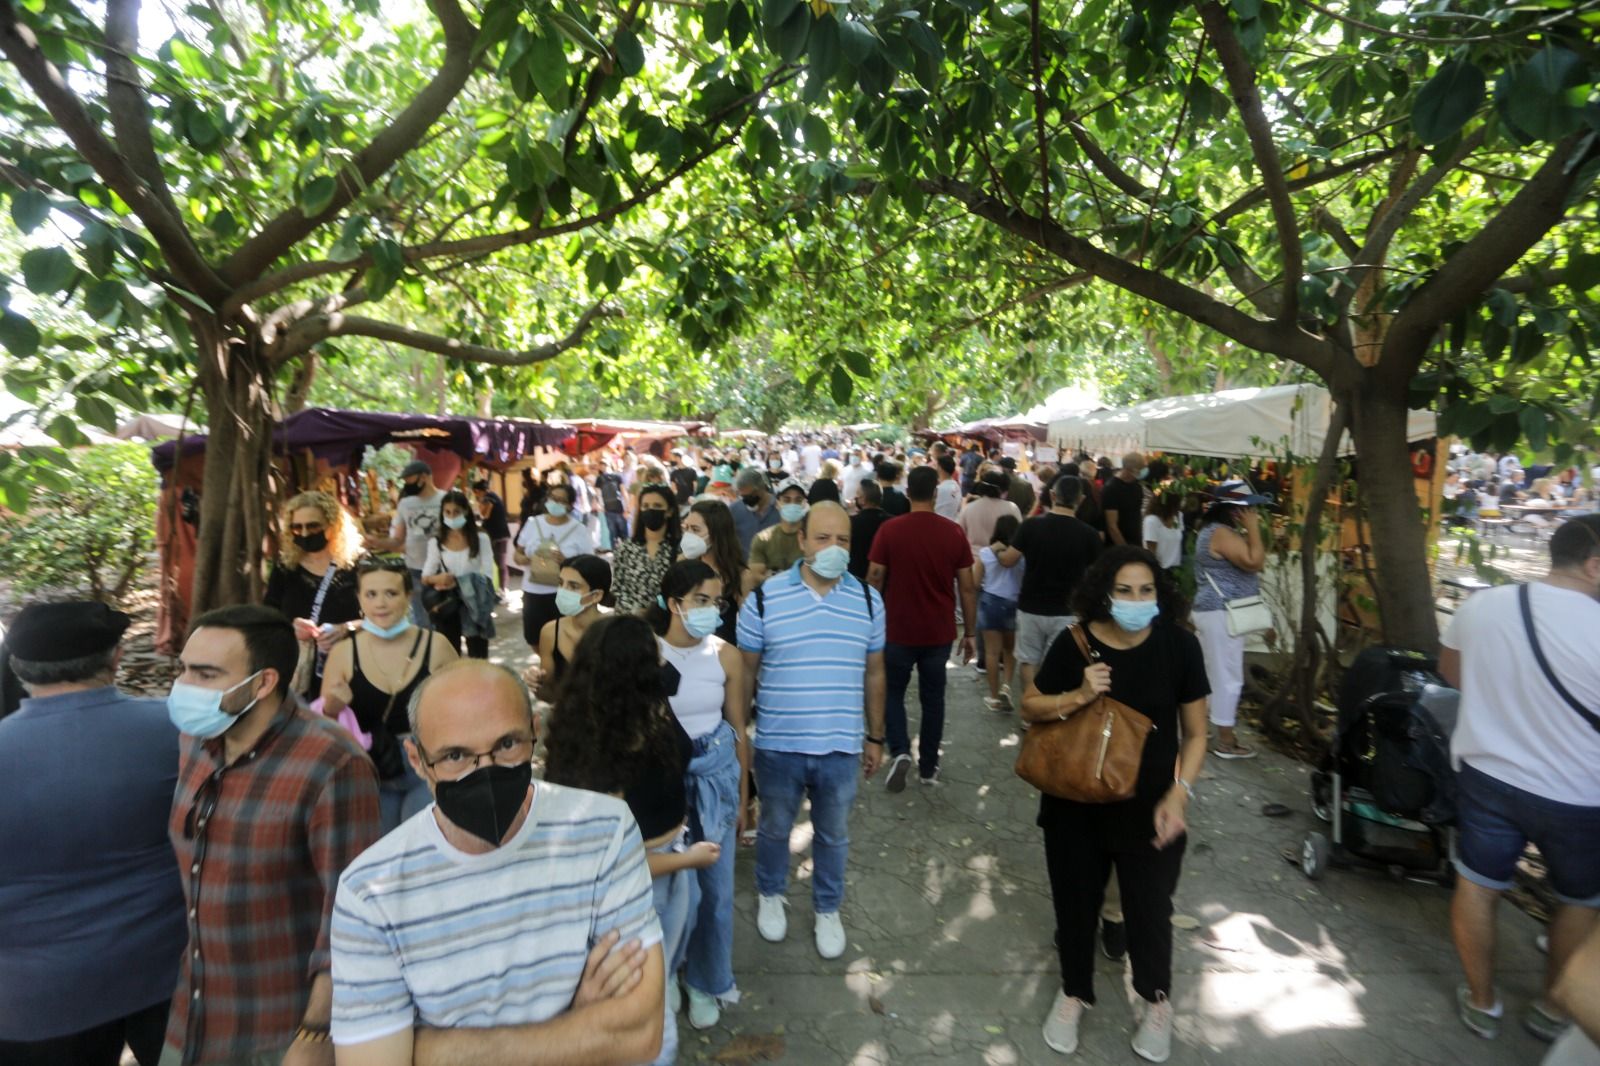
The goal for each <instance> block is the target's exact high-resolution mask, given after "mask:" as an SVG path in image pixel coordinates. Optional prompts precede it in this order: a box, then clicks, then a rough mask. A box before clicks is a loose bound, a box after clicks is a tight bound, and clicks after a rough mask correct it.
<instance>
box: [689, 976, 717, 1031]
mask: <svg viewBox="0 0 1600 1066" xmlns="http://www.w3.org/2000/svg"><path fill="white" fill-rule="evenodd" d="M684 987H685V988H687V989H688V990H689V1025H690V1027H692V1028H695V1029H710V1028H711V1027H712V1026H714V1025H716V1024H717V1023H718V1022H719V1021H721V1020H722V1004H720V1003H718V1002H717V997H716V996H708V995H706V994H705V993H704V992H702V991H700V990H699V989H698V988H696V987H694V986H693V985H685V986H684Z"/></svg>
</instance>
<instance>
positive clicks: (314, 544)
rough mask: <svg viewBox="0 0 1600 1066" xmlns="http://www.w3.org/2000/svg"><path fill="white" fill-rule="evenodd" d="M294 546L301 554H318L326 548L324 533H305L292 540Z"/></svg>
mask: <svg viewBox="0 0 1600 1066" xmlns="http://www.w3.org/2000/svg"><path fill="white" fill-rule="evenodd" d="M294 546H295V547H296V548H299V549H300V550H301V551H303V552H319V551H321V550H322V549H323V548H326V547H327V546H328V535H327V534H326V533H306V534H303V535H302V536H298V537H296V538H294Z"/></svg>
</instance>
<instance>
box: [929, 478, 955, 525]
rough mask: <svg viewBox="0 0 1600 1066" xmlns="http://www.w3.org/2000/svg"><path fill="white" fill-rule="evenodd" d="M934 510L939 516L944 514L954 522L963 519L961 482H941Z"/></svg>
mask: <svg viewBox="0 0 1600 1066" xmlns="http://www.w3.org/2000/svg"><path fill="white" fill-rule="evenodd" d="M933 509H934V512H935V513H937V514H942V515H944V516H945V517H946V518H948V519H950V521H952V522H954V521H956V520H957V519H958V518H960V517H961V482H959V481H941V482H939V491H938V494H937V495H936V496H934V498H933Z"/></svg>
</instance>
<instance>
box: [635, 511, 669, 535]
mask: <svg viewBox="0 0 1600 1066" xmlns="http://www.w3.org/2000/svg"><path fill="white" fill-rule="evenodd" d="M639 524H640V525H642V526H644V528H646V529H648V530H649V531H650V532H652V533H654V532H656V531H657V530H659V529H661V528H663V527H664V526H665V525H666V524H667V512H665V511H640V512H639Z"/></svg>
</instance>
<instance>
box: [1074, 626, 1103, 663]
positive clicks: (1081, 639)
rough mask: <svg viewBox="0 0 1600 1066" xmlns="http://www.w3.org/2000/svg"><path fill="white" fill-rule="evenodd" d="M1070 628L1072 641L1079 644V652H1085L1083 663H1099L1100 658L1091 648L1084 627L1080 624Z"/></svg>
mask: <svg viewBox="0 0 1600 1066" xmlns="http://www.w3.org/2000/svg"><path fill="white" fill-rule="evenodd" d="M1068 628H1070V629H1071V631H1072V639H1073V640H1075V641H1077V642H1078V650H1079V651H1081V652H1083V661H1084V662H1085V663H1097V662H1099V661H1100V656H1099V655H1098V654H1096V653H1095V650H1094V649H1093V648H1091V647H1089V640H1088V637H1087V636H1086V635H1085V633H1084V629H1083V625H1082V624H1081V623H1080V624H1078V625H1075V626H1070V627H1068Z"/></svg>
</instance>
